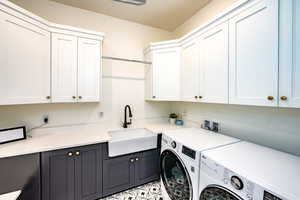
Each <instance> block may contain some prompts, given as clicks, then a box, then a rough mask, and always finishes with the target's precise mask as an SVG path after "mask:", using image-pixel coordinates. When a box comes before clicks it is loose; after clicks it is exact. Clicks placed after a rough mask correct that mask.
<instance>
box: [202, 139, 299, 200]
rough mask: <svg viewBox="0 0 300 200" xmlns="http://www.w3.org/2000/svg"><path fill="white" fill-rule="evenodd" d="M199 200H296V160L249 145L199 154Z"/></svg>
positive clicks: (297, 172)
mask: <svg viewBox="0 0 300 200" xmlns="http://www.w3.org/2000/svg"><path fill="white" fill-rule="evenodd" d="M200 165H201V167H200V187H199V200H212V199H220V200H299V199H300V157H297V156H294V155H290V154H287V153H283V152H279V151H276V150H273V149H270V148H267V147H263V146H259V145H256V144H253V143H249V142H240V143H236V144H233V145H230V146H225V147H222V148H218V149H213V150H208V151H204V152H203V153H202V155H201V164H200Z"/></svg>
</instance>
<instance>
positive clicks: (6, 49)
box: [0, 12, 50, 105]
mask: <svg viewBox="0 0 300 200" xmlns="http://www.w3.org/2000/svg"><path fill="white" fill-rule="evenodd" d="M0 29H1V31H0V38H1V48H0V66H1V67H0V105H9V104H31V103H48V102H49V99H47V96H50V33H49V32H48V31H45V30H44V29H41V28H39V27H37V26H35V25H33V24H31V23H30V22H27V21H24V20H21V19H19V18H15V17H13V16H11V15H8V14H6V13H4V12H0Z"/></svg>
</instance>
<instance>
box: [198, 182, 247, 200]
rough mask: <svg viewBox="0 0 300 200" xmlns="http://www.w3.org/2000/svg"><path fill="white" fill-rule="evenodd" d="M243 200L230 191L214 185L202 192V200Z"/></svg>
mask: <svg viewBox="0 0 300 200" xmlns="http://www.w3.org/2000/svg"><path fill="white" fill-rule="evenodd" d="M216 199H217V200H243V199H242V198H241V197H239V196H237V195H236V194H235V193H233V192H231V191H230V190H228V189H226V188H224V187H221V186H218V185H212V186H209V187H207V188H205V189H204V190H203V191H202V192H201V196H200V200H216Z"/></svg>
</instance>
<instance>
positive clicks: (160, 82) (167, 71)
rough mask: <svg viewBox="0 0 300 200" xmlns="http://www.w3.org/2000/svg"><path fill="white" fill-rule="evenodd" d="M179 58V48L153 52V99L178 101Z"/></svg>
mask: <svg viewBox="0 0 300 200" xmlns="http://www.w3.org/2000/svg"><path fill="white" fill-rule="evenodd" d="M180 57H181V56H180V49H179V48H169V49H164V50H156V51H154V52H153V67H154V68H153V70H154V72H153V73H154V76H153V84H154V91H153V92H154V96H155V97H156V98H155V99H157V100H165V101H176V100H179V99H180Z"/></svg>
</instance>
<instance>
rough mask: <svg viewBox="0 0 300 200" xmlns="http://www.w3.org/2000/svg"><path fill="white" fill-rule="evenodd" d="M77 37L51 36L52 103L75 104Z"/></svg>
mask: <svg viewBox="0 0 300 200" xmlns="http://www.w3.org/2000/svg"><path fill="white" fill-rule="evenodd" d="M76 97H77V37H74V36H69V35H63V34H56V33H53V34H52V102H55V103H57V102H76Z"/></svg>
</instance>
